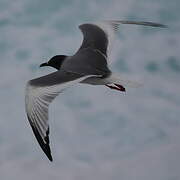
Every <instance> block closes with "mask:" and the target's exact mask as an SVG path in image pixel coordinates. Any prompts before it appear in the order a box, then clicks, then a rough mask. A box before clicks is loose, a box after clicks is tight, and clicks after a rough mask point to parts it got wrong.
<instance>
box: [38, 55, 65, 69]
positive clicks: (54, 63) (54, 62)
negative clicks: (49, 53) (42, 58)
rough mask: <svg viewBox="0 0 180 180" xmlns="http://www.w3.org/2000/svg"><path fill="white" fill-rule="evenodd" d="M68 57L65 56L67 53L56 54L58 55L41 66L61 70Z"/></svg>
mask: <svg viewBox="0 0 180 180" xmlns="http://www.w3.org/2000/svg"><path fill="white" fill-rule="evenodd" d="M66 57H67V56H65V55H56V56H54V57H52V58H51V59H50V60H49V61H48V62H47V63H42V64H41V65H40V67H43V66H51V67H53V68H55V69H57V70H59V69H60V68H61V65H62V63H63V61H64V60H65V58H66Z"/></svg>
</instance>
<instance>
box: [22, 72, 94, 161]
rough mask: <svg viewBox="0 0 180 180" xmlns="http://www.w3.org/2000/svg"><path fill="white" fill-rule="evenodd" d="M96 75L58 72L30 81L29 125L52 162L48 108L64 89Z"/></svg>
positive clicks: (26, 103) (28, 99)
mask: <svg viewBox="0 0 180 180" xmlns="http://www.w3.org/2000/svg"><path fill="white" fill-rule="evenodd" d="M93 76H95V75H88V76H81V75H78V74H74V73H66V72H61V71H57V72H55V73H52V74H49V75H47V76H43V77H40V78H37V79H33V80H30V81H28V83H27V86H26V94H25V106H26V113H27V117H28V120H29V123H30V125H31V127H32V130H33V132H34V135H35V137H36V139H37V141H38V142H39V145H40V146H41V148H42V150H43V151H44V153H45V154H46V155H47V157H48V158H49V160H50V161H52V156H51V150H50V146H49V123H48V107H49V104H50V103H51V102H52V101H53V100H54V98H55V97H56V96H57V95H58V94H59V93H61V92H62V91H63V90H64V89H66V88H68V87H70V86H72V85H73V84H76V83H78V82H81V81H83V80H85V79H86V78H89V77H93Z"/></svg>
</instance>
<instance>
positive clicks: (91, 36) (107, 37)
mask: <svg viewBox="0 0 180 180" xmlns="http://www.w3.org/2000/svg"><path fill="white" fill-rule="evenodd" d="M120 24H135V25H143V26H152V27H166V26H165V25H163V24H159V23H153V22H143V21H139V22H138V21H118V20H117V21H116V20H112V21H102V22H98V23H94V24H82V25H80V26H79V28H80V30H81V31H82V33H83V37H84V39H83V42H82V45H81V47H80V50H81V49H84V48H88V47H90V48H92V49H98V50H99V51H101V53H103V54H104V55H105V56H108V54H109V51H110V50H111V49H112V44H113V40H114V38H115V34H116V32H117V30H118V28H119V25H120Z"/></svg>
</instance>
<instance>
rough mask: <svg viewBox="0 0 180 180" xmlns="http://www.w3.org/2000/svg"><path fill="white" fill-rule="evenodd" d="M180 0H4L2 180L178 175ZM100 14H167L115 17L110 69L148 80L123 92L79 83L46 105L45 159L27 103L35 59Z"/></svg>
mask: <svg viewBox="0 0 180 180" xmlns="http://www.w3.org/2000/svg"><path fill="white" fill-rule="evenodd" d="M179 8H180V1H179V0H172V1H169V0H148V1H147V0H111V1H110V0H104V1H102V0H101V1H97V0H91V1H87V0H74V1H72V0H51V1H50V0H13V1H11V0H0V77H1V79H0V99H1V103H0V179H1V180H16V179H17V180H20V179H26V180H32V179H38V180H39V179H43V180H49V179H53V180H59V179H67V180H84V179H86V180H91V179H99V180H109V179H111V180H119V179H121V180H152V179H153V180H179V179H180V95H179V93H180V24H179V17H180V11H179ZM104 19H115V20H118V19H120V20H140V21H153V22H159V23H164V24H167V25H168V26H169V28H168V29H160V28H152V27H139V26H138V27H137V26H133V25H121V27H120V31H119V33H118V39H117V41H116V43H115V46H114V53H113V56H112V63H111V65H110V66H111V68H112V70H114V71H117V72H119V73H122V74H124V75H126V76H127V77H133V78H137V79H140V80H141V81H143V82H144V86H143V87H141V88H138V89H127V93H125V94H124V93H120V92H118V91H113V90H110V89H108V88H106V87H104V86H98V87H93V86H88V85H78V86H76V87H73V88H71V89H69V90H67V91H66V92H65V93H63V94H61V95H60V96H59V97H57V98H56V100H55V101H54V102H53V103H52V104H51V107H50V121H51V122H50V123H51V129H50V130H51V135H50V137H51V148H52V154H53V157H54V162H53V163H50V162H48V160H47V158H46V157H45V155H44V154H43V152H42V151H41V149H40V148H39V146H38V144H37V142H36V140H35V138H34V136H33V134H32V132H31V129H30V126H29V124H28V121H27V118H26V114H25V110H24V88H25V84H26V82H27V81H28V80H29V79H32V78H35V77H38V76H41V75H44V74H47V73H50V72H53V69H51V68H42V69H40V68H39V64H41V63H43V62H45V61H47V60H48V59H49V58H51V57H52V56H54V55H56V54H69V55H72V54H73V53H74V52H75V51H76V50H77V49H78V47H79V46H80V44H81V42H82V34H81V32H80V31H79V29H78V25H79V24H81V23H85V22H92V21H97V20H104Z"/></svg>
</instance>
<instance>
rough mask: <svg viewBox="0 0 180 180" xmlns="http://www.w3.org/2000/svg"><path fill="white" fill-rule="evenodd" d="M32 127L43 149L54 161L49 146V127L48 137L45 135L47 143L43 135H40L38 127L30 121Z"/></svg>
mask: <svg viewBox="0 0 180 180" xmlns="http://www.w3.org/2000/svg"><path fill="white" fill-rule="evenodd" d="M28 119H29V117H28ZM30 125H31V127H32V130H33V132H34V135H35V137H36V139H37V141H38V143H39V145H40V147H41V149H42V150H43V152H44V153H45V154H46V156H47V158H48V159H49V160H50V161H51V162H52V161H53V158H52V155H51V148H50V146H49V128H48V130H47V132H46V137H45V141H46V143H44V141H43V139H42V137H41V136H40V134H39V132H38V131H37V129H36V128H35V127H34V125H33V124H32V123H30Z"/></svg>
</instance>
